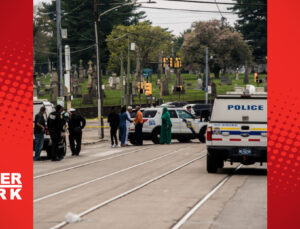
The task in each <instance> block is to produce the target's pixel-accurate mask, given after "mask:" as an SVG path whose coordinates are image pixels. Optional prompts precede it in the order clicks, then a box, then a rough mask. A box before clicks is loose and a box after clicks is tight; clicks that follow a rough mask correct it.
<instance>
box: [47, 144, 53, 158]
mask: <svg viewBox="0 0 300 229" xmlns="http://www.w3.org/2000/svg"><path fill="white" fill-rule="evenodd" d="M51 151H52V146H51V145H49V146H47V148H46V153H47V159H51Z"/></svg>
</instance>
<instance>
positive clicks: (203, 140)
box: [199, 126, 207, 143]
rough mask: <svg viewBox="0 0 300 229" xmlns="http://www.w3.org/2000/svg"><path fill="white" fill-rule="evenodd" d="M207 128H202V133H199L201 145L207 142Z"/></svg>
mask: <svg viewBox="0 0 300 229" xmlns="http://www.w3.org/2000/svg"><path fill="white" fill-rule="evenodd" d="M206 128H207V126H204V127H202V128H201V130H200V132H199V141H200V142H201V143H205V142H206Z"/></svg>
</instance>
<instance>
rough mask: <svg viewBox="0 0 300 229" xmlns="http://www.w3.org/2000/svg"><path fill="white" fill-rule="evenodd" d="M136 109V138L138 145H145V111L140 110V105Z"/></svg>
mask: <svg viewBox="0 0 300 229" xmlns="http://www.w3.org/2000/svg"><path fill="white" fill-rule="evenodd" d="M135 110H136V111H137V113H136V116H135V119H134V123H135V140H136V145H137V146H142V145H143V134H142V130H143V123H144V122H143V113H142V112H141V111H140V107H139V106H136V108H135Z"/></svg>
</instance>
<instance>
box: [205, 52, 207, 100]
mask: <svg viewBox="0 0 300 229" xmlns="http://www.w3.org/2000/svg"><path fill="white" fill-rule="evenodd" d="M205 104H208V47H206V55H205Z"/></svg>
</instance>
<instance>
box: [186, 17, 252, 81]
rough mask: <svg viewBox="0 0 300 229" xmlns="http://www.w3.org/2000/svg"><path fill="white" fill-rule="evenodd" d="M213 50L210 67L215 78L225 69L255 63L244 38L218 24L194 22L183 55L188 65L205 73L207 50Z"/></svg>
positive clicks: (214, 22) (187, 36)
mask: <svg viewBox="0 0 300 229" xmlns="http://www.w3.org/2000/svg"><path fill="white" fill-rule="evenodd" d="M206 47H208V49H209V57H212V58H210V61H209V66H210V69H211V71H212V72H214V73H215V76H216V77H218V76H219V72H220V70H221V69H224V70H225V71H226V70H227V69H228V68H230V67H238V66H240V65H243V64H245V63H246V62H249V61H250V60H251V52H250V49H249V47H248V45H247V44H246V43H245V41H244V39H243V37H242V35H241V34H240V33H238V32H236V31H233V30H232V28H230V27H229V26H228V25H225V26H224V25H222V23H221V22H220V21H218V20H211V21H208V22H202V21H200V22H194V23H193V25H192V29H191V32H189V33H186V34H185V35H184V42H183V45H182V47H181V50H180V53H181V56H182V58H183V61H184V64H185V65H187V66H188V67H189V68H194V69H198V70H201V68H202V69H203V68H204V65H205V50H206Z"/></svg>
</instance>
